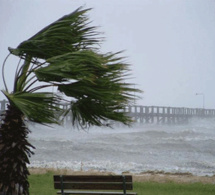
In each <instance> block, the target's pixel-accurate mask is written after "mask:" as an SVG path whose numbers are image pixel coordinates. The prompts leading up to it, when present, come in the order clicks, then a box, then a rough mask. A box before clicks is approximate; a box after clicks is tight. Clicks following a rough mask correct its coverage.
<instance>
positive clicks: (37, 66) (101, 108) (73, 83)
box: [0, 8, 140, 195]
mask: <svg viewBox="0 0 215 195" xmlns="http://www.w3.org/2000/svg"><path fill="white" fill-rule="evenodd" d="M89 10H90V9H82V8H79V9H77V10H75V11H74V12H73V13H71V14H69V15H66V16H64V17H62V18H60V19H59V20H57V21H56V22H54V23H52V24H50V25H49V26H47V27H45V28H44V29H42V30H41V31H40V32H38V33H37V34H35V35H34V36H33V37H31V38H30V39H28V40H26V41H24V42H22V43H21V44H20V45H19V46H18V47H17V48H16V49H12V48H9V51H10V54H9V55H11V54H13V55H15V56H17V57H19V58H20V63H19V64H18V65H17V67H16V73H15V79H14V86H13V89H12V91H9V90H8V87H7V85H6V82H5V76H4V67H5V66H6V60H7V58H8V57H7V58H6V60H5V61H4V64H3V68H2V73H3V74H2V75H3V76H2V77H3V81H4V85H5V90H2V92H3V93H4V95H5V96H6V98H7V99H8V102H9V103H8V106H7V111H6V113H5V116H4V119H3V120H2V123H1V126H0V191H3V192H4V193H5V195H11V194H17V195H28V194H29V190H28V189H29V183H28V180H27V178H28V175H29V171H28V169H27V164H28V163H29V157H30V156H31V155H32V154H33V151H32V149H33V148H34V147H33V146H32V145H31V144H30V143H29V142H28V139H27V138H28V133H29V129H28V127H27V121H32V122H36V123H39V124H44V125H46V124H53V123H55V124H59V123H60V121H59V118H60V117H64V116H65V115H66V114H67V113H68V112H71V115H72V123H71V125H79V126H81V127H83V128H85V127H89V126H91V125H97V126H105V125H108V124H109V123H108V122H109V121H118V122H122V123H124V124H126V125H129V124H130V123H131V122H132V120H131V119H130V118H129V116H127V115H126V113H125V112H124V111H123V110H124V108H125V106H127V105H129V104H130V102H131V101H133V100H134V98H135V97H134V95H132V94H134V92H140V90H138V89H134V88H132V87H131V86H133V84H131V83H126V82H125V79H126V78H127V76H128V75H129V74H128V71H129V65H128V64H126V63H124V62H123V58H122V57H118V56H119V53H106V54H102V53H101V52H100V51H99V45H100V43H101V38H99V37H98V35H99V33H98V32H96V27H91V26H89V24H90V23H89V20H88V17H87V15H86V12H88V11H89ZM9 55H8V56H9ZM21 64H22V65H21ZM50 88H51V89H53V88H56V91H57V93H54V92H53V90H50ZM44 91H45V92H44ZM51 91H52V92H51ZM65 102H66V103H67V104H69V105H70V106H69V108H68V109H67V110H64V109H63V108H62V105H64V104H65Z"/></svg>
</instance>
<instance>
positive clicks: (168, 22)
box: [0, 0, 215, 108]
mask: <svg viewBox="0 0 215 195" xmlns="http://www.w3.org/2000/svg"><path fill="white" fill-rule="evenodd" d="M83 5H84V6H85V8H93V10H92V11H91V12H90V13H89V16H90V19H91V20H92V21H93V25H96V26H99V31H101V32H104V36H105V37H106V41H105V42H104V43H103V45H102V47H101V49H102V51H105V52H108V51H112V52H116V51H121V50H125V52H124V56H127V57H128V58H127V61H128V62H129V63H130V64H131V68H132V74H133V77H134V79H133V80H132V82H135V83H136V85H135V86H136V87H138V88H140V89H141V90H143V91H144V93H143V94H142V99H141V100H140V101H138V102H137V103H138V104H142V105H147V106H152V105H154V106H171V107H193V108H196V107H202V106H203V96H202V95H199V96H196V95H195V94H196V93H203V94H204V96H205V107H206V108H215V1H214V0H132V1H131V0H120V1H117V0H88V1H87V0H0V24H1V26H0V64H1V66H2V63H3V60H4V58H5V57H6V55H7V54H8V50H7V48H8V47H13V48H15V47H17V46H18V44H19V43H21V42H22V41H24V40H26V39H28V38H30V37H31V36H33V35H34V34H35V33H37V32H38V31H39V30H41V29H42V28H43V27H45V26H47V25H48V24H50V23H52V22H54V21H55V20H57V19H59V18H60V17H62V16H63V15H66V14H68V13H71V12H72V11H74V10H75V9H76V8H78V7H79V6H83ZM17 62H18V59H17V58H12V59H11V60H10V61H9V66H8V68H7V74H8V75H9V76H8V80H7V81H8V83H11V84H10V85H11V86H12V81H13V77H14V74H13V72H12V70H13V69H14V68H15V67H16V64H17ZM0 81H1V83H0V89H3V84H2V80H0ZM3 98H4V97H3V95H2V94H0V99H3Z"/></svg>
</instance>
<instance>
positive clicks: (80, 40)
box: [9, 7, 100, 59]
mask: <svg viewBox="0 0 215 195" xmlns="http://www.w3.org/2000/svg"><path fill="white" fill-rule="evenodd" d="M89 10H90V9H85V10H82V8H81V7H80V8H78V9H77V10H75V11H74V12H72V13H71V14H68V15H65V16H63V17H62V18H60V19H59V20H57V21H56V22H54V23H52V24H50V25H48V26H47V27H45V28H44V29H42V30H41V31H39V32H38V33H37V34H35V35H34V36H33V37H31V38H30V39H28V40H26V41H24V42H22V43H21V44H20V45H19V46H18V47H17V48H16V49H12V48H9V51H10V52H11V53H12V54H14V55H17V56H21V57H22V58H25V56H26V55H27V54H28V55H30V56H32V57H35V58H41V59H48V58H51V57H54V56H57V55H62V54H65V53H67V52H74V51H79V50H83V49H92V48H95V44H98V43H99V42H100V39H99V38H95V36H96V35H98V33H97V32H95V27H88V23H89V22H88V18H87V16H86V15H85V14H86V12H87V11H89Z"/></svg>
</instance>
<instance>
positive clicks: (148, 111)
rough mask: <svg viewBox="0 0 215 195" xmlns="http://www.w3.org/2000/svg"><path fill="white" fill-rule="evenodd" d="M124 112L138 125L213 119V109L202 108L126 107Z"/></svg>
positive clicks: (214, 114)
mask: <svg viewBox="0 0 215 195" xmlns="http://www.w3.org/2000/svg"><path fill="white" fill-rule="evenodd" d="M126 112H127V113H128V115H129V116H131V117H132V118H133V119H134V120H135V121H136V122H139V123H157V124H180V123H188V122H189V120H190V119H192V118H215V109H202V108H179V107H162V106H128V108H127V110H126Z"/></svg>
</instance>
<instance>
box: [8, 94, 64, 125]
mask: <svg viewBox="0 0 215 195" xmlns="http://www.w3.org/2000/svg"><path fill="white" fill-rule="evenodd" d="M4 94H5V95H6V97H7V98H8V100H9V102H10V103H11V104H12V105H14V106H15V107H16V108H18V109H19V110H20V111H21V112H22V113H23V114H24V116H25V117H26V118H27V119H28V120H30V121H33V122H37V123H41V124H46V123H57V124H58V123H59V115H62V114H63V110H62V109H61V108H60V106H59V102H60V98H59V97H58V96H54V95H53V93H47V92H46V93H45V92H40V93H24V92H22V93H15V94H8V93H6V92H4Z"/></svg>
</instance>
